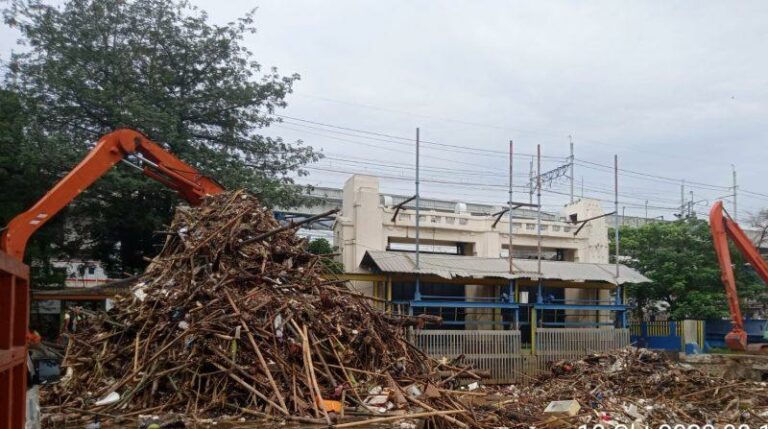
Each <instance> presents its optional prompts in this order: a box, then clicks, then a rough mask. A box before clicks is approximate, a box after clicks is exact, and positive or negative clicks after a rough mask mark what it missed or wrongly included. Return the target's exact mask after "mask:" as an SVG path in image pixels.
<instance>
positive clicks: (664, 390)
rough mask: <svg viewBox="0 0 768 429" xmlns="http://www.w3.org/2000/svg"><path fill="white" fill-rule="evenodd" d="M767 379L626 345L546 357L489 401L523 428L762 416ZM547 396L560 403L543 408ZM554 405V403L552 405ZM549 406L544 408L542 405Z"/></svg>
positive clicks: (766, 411)
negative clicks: (521, 383) (738, 376)
mask: <svg viewBox="0 0 768 429" xmlns="http://www.w3.org/2000/svg"><path fill="white" fill-rule="evenodd" d="M767 386H768V383H764V382H752V381H729V380H725V379H722V378H718V377H712V376H708V375H705V374H703V373H702V372H700V371H699V370H697V369H694V368H693V367H691V366H689V365H687V364H683V363H677V362H673V361H671V360H669V359H668V358H667V357H666V356H665V355H663V354H660V353H657V352H653V351H650V350H647V349H637V348H633V347H628V348H626V349H623V350H619V351H617V352H613V353H604V354H595V355H591V356H588V357H584V358H582V359H579V360H575V361H571V360H562V361H558V362H554V363H553V364H552V366H551V374H548V375H545V376H542V377H540V378H539V379H538V380H536V381H535V382H534V383H532V385H531V386H526V387H525V388H524V389H518V388H516V387H515V386H510V387H509V388H507V389H505V390H506V391H505V392H504V395H505V396H507V395H508V396H509V397H508V398H506V399H505V400H503V401H502V402H500V403H498V404H497V407H498V408H500V409H501V410H502V411H501V412H502V413H504V414H506V416H507V417H508V418H509V419H511V420H514V421H518V422H521V423H524V425H522V426H523V427H528V426H529V425H535V426H536V427H546V426H550V427H557V426H558V425H562V424H563V423H567V424H570V425H573V426H574V427H575V426H577V425H584V424H586V425H587V426H588V427H592V426H593V425H596V424H601V425H602V426H603V427H616V426H617V425H624V427H631V426H630V425H631V424H632V423H634V424H635V426H634V427H662V425H665V424H666V425H670V426H674V425H675V424H697V425H699V426H703V425H705V424H713V425H716V426H718V427H719V425H726V424H731V425H736V426H738V425H739V424H742V423H746V424H750V425H752V426H753V427H757V425H758V424H765V423H768V389H766V387H767ZM551 401H561V402H559V403H556V404H554V405H556V406H559V407H561V409H560V410H554V409H553V410H547V411H545V407H546V405H547V404H549V403H550V402H551ZM552 408H556V407H552ZM548 411H552V412H548Z"/></svg>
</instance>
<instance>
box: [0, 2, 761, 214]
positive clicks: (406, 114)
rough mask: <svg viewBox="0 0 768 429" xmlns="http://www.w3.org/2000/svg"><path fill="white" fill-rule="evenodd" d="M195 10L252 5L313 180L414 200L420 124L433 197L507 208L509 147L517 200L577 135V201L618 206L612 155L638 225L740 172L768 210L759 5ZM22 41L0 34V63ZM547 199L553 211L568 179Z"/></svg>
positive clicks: (751, 198)
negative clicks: (285, 84) (376, 182)
mask: <svg viewBox="0 0 768 429" xmlns="http://www.w3.org/2000/svg"><path fill="white" fill-rule="evenodd" d="M193 3H195V4H197V5H199V6H200V7H201V8H203V9H205V10H207V11H208V12H209V13H210V15H211V19H212V20H214V21H217V22H226V21H228V20H231V19H234V18H236V17H237V16H239V15H241V14H243V13H244V12H245V11H246V10H248V9H250V8H252V7H258V13H257V17H256V18H257V26H258V28H259V31H258V33H257V34H256V35H253V36H252V37H250V38H249V39H248V41H247V43H248V45H249V47H250V48H251V49H252V50H253V51H254V52H255V54H256V57H257V60H258V61H260V62H261V63H262V64H263V65H264V66H266V67H270V66H275V67H278V68H279V70H280V71H281V72H282V73H284V74H290V73H294V72H295V73H299V74H301V76H302V79H301V81H300V82H298V84H297V85H296V87H295V93H294V94H292V95H291V96H290V98H289V100H288V101H289V107H288V108H287V109H286V110H284V111H283V112H280V113H281V114H282V115H284V116H285V117H286V118H285V122H284V123H283V124H279V125H277V126H275V127H273V128H272V129H271V130H269V131H267V133H269V134H273V135H280V136H282V137H284V138H286V139H288V140H296V139H301V140H303V141H304V142H306V143H307V144H310V145H312V146H315V147H317V148H318V149H322V150H323V152H325V154H326V155H327V158H326V159H325V160H323V161H321V162H319V163H318V164H316V165H313V166H312V167H311V169H310V172H311V176H310V177H309V178H305V179H302V180H304V181H305V182H307V183H311V184H314V185H320V186H341V185H342V184H343V182H344V180H345V179H346V178H347V177H348V176H349V174H350V173H351V172H368V173H372V174H378V175H380V176H382V188H383V189H384V190H385V191H390V192H398V193H402V194H412V193H413V184H412V182H411V178H412V177H413V172H414V170H413V163H414V154H413V152H414V149H413V142H412V141H409V140H408V139H412V138H413V136H414V134H415V128H416V127H420V129H421V136H422V139H423V140H425V141H426V142H428V143H425V144H424V145H422V155H423V156H422V165H423V167H424V169H423V171H422V177H423V179H424V191H423V192H422V195H424V196H433V197H441V198H448V199H455V200H462V201H476V202H489V203H493V202H496V203H502V202H504V201H506V189H505V185H506V183H507V174H508V170H507V157H506V155H505V153H506V151H507V149H508V141H509V139H513V140H514V141H515V146H516V148H515V149H516V150H515V151H516V152H518V155H516V160H517V161H516V162H515V170H516V172H517V173H518V174H517V175H516V177H515V182H516V185H519V186H521V187H522V186H525V185H526V181H527V176H528V169H529V163H530V160H531V158H530V156H529V155H530V154H532V153H535V151H536V145H537V144H540V145H541V150H542V154H543V155H544V156H545V157H544V158H543V162H542V170H549V169H552V168H555V167H557V166H558V165H562V164H564V163H565V162H566V158H567V156H568V152H569V135H571V136H572V138H573V141H574V143H575V151H576V163H575V178H576V194H577V196H578V195H581V193H582V190H581V189H582V181H583V184H584V185H583V189H584V191H583V192H584V195H585V196H587V197H595V198H599V199H602V200H605V202H604V205H605V207H606V208H607V209H610V208H611V206H612V198H613V197H612V189H613V177H612V172H611V171H610V168H609V166H611V165H612V163H613V155H614V154H617V155H618V157H619V164H620V168H621V169H622V170H623V171H622V173H621V176H620V179H619V181H620V194H621V195H620V206H621V207H622V208H624V207H625V209H624V210H626V213H627V215H630V214H631V215H637V216H645V201H646V200H647V201H648V206H649V210H648V215H649V217H654V216H660V215H663V216H664V217H665V218H671V216H672V213H673V212H674V211H675V210H679V209H676V208H675V207H679V205H680V183H681V181H682V180H683V179H684V180H686V188H685V194H686V195H685V196H686V198H690V197H691V196H690V194H689V191H693V192H694V195H693V198H694V200H695V201H700V202H699V203H698V204H697V205H696V206H695V210H696V211H697V212H699V213H705V212H706V211H707V207H708V205H711V203H712V202H713V201H714V200H715V199H716V198H717V197H721V196H723V195H727V194H730V193H732V190H731V189H730V188H729V187H730V186H731V183H732V182H731V181H732V173H731V164H733V165H735V167H736V170H737V172H738V181H739V185H740V192H739V200H738V202H739V217H740V218H746V217H747V216H748V213H749V212H755V211H756V210H759V209H760V208H763V207H768V186H766V183H765V180H764V178H763V176H764V174H763V172H764V170H765V165H766V164H767V163H766V161H768V147H766V141H767V139H766V137H768V135H767V134H768V133H767V132H766V130H767V129H768V125H767V124H766V118H768V56H766V55H765V50H766V45H767V42H768V34H767V33H768V25H766V24H765V23H766V22H768V3H766V2H759V1H755V2H747V1H743V2H703V1H696V2H694V1H690V2H671V1H656V2H653V1H646V2H617V1H602V2H572V1H563V2H557V1H547V2H540V1H525V2H523V1H508V0H505V1H436V0H435V1H404V0H403V1H392V0H390V1H380V0H378V1H375V0H371V1H335V0H334V1H298V0H290V1H288V0H269V1H261V2H255V1H231V0H230V1H226V2H223V1H209V0H193ZM12 35H13V33H12V32H11V31H10V30H8V29H3V30H2V32H0V36H2V41H1V42H0V49H2V51H0V55H2V56H6V55H7V53H8V52H9V51H10V49H11V48H12V46H13V44H12V39H13V37H12ZM544 191H545V192H544V204H545V206H544V207H545V209H547V210H555V209H557V208H558V207H560V206H562V204H563V203H564V202H565V201H566V200H567V198H568V197H567V196H566V195H564V194H567V193H568V192H569V185H568V183H567V179H565V178H561V179H558V180H556V181H554V182H553V183H552V184H551V185H548V186H546V187H545V188H544ZM527 198H528V196H527V191H525V190H524V189H520V188H517V189H516V197H515V200H527ZM702 200H703V201H702ZM729 207H730V205H729ZM620 210H621V209H620Z"/></svg>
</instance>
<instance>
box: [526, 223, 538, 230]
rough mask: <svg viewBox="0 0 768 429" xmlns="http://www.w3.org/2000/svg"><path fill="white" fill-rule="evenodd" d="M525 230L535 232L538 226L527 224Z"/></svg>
mask: <svg viewBox="0 0 768 429" xmlns="http://www.w3.org/2000/svg"><path fill="white" fill-rule="evenodd" d="M525 229H527V230H528V231H533V230H535V229H536V225H534V224H532V223H526V224H525Z"/></svg>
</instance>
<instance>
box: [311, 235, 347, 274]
mask: <svg viewBox="0 0 768 429" xmlns="http://www.w3.org/2000/svg"><path fill="white" fill-rule="evenodd" d="M307 250H308V251H309V252H310V253H314V254H315V255H327V256H326V257H324V258H323V259H322V263H323V265H324V266H325V269H326V270H328V272H331V273H335V274H340V273H343V272H344V265H343V264H342V263H341V262H339V261H337V260H335V259H333V256H331V254H332V253H333V247H332V246H331V243H329V242H328V240H326V239H324V238H316V239H314V240H312V241H310V242H309V245H308V246H307Z"/></svg>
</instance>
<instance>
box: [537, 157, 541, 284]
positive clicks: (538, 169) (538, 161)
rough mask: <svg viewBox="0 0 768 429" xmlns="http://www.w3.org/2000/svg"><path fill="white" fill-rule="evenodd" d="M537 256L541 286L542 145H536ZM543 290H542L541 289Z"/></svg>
mask: <svg viewBox="0 0 768 429" xmlns="http://www.w3.org/2000/svg"><path fill="white" fill-rule="evenodd" d="M536 204H537V206H536V238H537V240H536V254H537V258H536V259H538V265H537V269H538V271H537V272H538V273H539V285H541V145H540V144H537V145H536ZM539 289H541V288H539Z"/></svg>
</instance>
